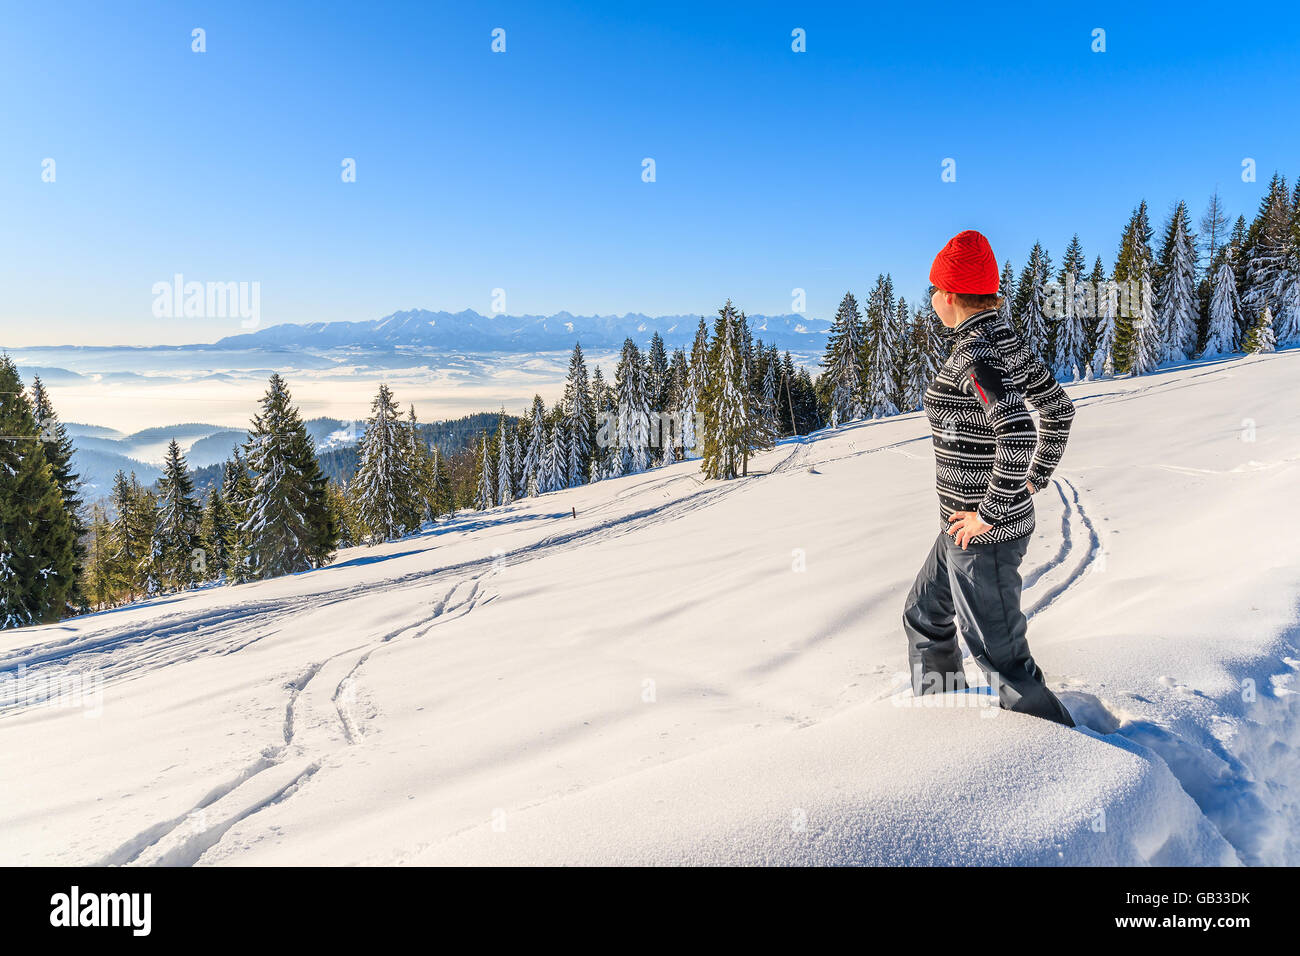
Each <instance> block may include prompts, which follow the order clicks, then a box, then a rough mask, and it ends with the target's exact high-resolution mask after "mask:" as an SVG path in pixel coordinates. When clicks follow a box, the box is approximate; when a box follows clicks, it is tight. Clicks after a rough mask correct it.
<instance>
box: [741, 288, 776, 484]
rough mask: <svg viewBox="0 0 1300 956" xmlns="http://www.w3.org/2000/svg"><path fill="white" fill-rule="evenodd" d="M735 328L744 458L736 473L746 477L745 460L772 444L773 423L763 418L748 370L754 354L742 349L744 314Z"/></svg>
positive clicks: (745, 328) (754, 381) (757, 381)
mask: <svg viewBox="0 0 1300 956" xmlns="http://www.w3.org/2000/svg"><path fill="white" fill-rule="evenodd" d="M737 327H738V328H739V329H740V341H741V344H742V347H741V350H740V384H741V387H742V389H743V390H744V395H745V434H744V435H743V437H742V438H741V447H742V448H744V455H743V457H742V458H741V464H740V473H741V474H742V475H748V474H749V458H750V455H751V454H752V453H753V452H756V451H765V450H767V449H769V448H771V447H773V445H774V444H775V442H776V438H777V433H776V422H775V421H773V420H772V418H771V417H770V416H768V415H766V414H765V413H764V411H763V407H762V398H761V396H760V394H759V388H760V386H761V385H762V381H761V380H760V379H758V378H757V377H756V376H755V375H754V374H753V371H752V369H751V368H750V363H751V362H752V361H753V356H754V355H757V352H756V351H755V350H754V349H753V348H752V347H751V348H748V349H746V348H745V347H744V343H746V342H749V341H750V338H749V335H748V329H749V320H748V319H747V318H746V316H745V313H744V312H741V313H740V317H739V320H738V325H737Z"/></svg>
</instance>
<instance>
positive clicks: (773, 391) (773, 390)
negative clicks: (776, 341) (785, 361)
mask: <svg viewBox="0 0 1300 956" xmlns="http://www.w3.org/2000/svg"><path fill="white" fill-rule="evenodd" d="M764 364H765V365H766V366H767V367H766V368H765V369H764V370H763V391H762V393H761V395H760V407H761V408H762V411H763V415H764V417H766V418H768V419H770V420H771V421H772V422H773V423H775V422H776V396H777V382H778V381H779V378H780V371H781V369H780V362H779V361H778V360H777V357H776V347H775V346H773V347H772V348H771V350H770V351H769V352H768V354H767V360H766V362H765V363H764Z"/></svg>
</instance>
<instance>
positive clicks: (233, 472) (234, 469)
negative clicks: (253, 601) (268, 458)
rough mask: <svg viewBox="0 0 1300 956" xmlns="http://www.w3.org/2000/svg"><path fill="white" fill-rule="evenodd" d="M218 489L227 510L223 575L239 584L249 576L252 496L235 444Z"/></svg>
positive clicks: (249, 483) (246, 468)
mask: <svg viewBox="0 0 1300 956" xmlns="http://www.w3.org/2000/svg"><path fill="white" fill-rule="evenodd" d="M221 489H222V497H223V498H225V500H226V507H227V508H229V509H230V522H231V531H230V536H229V538H230V543H229V551H230V557H229V560H228V563H227V569H226V574H227V578H228V579H229V581H230V583H231V584H242V583H243V582H244V581H247V580H249V579H250V578H251V577H252V566H251V561H252V558H251V549H252V539H251V537H250V535H249V533H248V532H247V531H246V530H244V526H245V524H246V523H247V522H248V519H249V516H250V514H251V512H250V511H249V506H250V502H251V501H252V499H253V482H252V479H251V478H250V477H249V474H248V464H247V463H246V462H245V461H244V456H243V454H242V453H241V452H240V450H239V448H238V447H236V448H234V449H233V450H232V451H231V455H230V458H229V459H228V460H227V461H226V464H225V467H224V469H223V471H222V477H221ZM351 543H353V544H355V543H356V541H352V542H351Z"/></svg>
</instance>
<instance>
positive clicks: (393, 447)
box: [351, 384, 420, 545]
mask: <svg viewBox="0 0 1300 956" xmlns="http://www.w3.org/2000/svg"><path fill="white" fill-rule="evenodd" d="M409 445H410V442H409V439H408V433H407V432H406V430H405V429H403V427H402V423H401V413H400V412H399V411H398V408H397V402H395V401H394V400H393V394H392V392H390V391H389V389H388V386H387V385H384V384H381V385H380V386H379V394H378V395H376V396H375V399H374V401H373V402H371V404H370V417H369V418H368V419H367V420H366V431H365V434H364V435H362V437H361V442H360V447H359V449H358V464H357V474H356V477H355V478H354V479H353V480H352V489H351V490H352V500H353V502H354V503H355V506H356V509H357V517H358V518H359V519H360V521H361V524H362V526H363V527H364V528H365V529H366V538H367V541H368V543H369V544H371V545H376V544H382V543H383V542H385V541H392V540H394V539H396V538H400V537H402V536H403V535H406V534H409V533H410V532H412V531H414V530H416V528H418V527H419V520H418V515H419V512H420V509H419V506H418V504H417V501H416V496H415V494H414V493H413V491H414V488H415V475H414V473H413V470H412V467H411V449H410V447H409Z"/></svg>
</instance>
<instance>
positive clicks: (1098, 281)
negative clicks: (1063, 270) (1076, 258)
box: [1081, 256, 1114, 379]
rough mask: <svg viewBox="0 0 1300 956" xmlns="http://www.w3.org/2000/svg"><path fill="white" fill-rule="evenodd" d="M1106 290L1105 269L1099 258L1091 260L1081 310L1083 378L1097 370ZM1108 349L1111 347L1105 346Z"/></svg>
mask: <svg viewBox="0 0 1300 956" xmlns="http://www.w3.org/2000/svg"><path fill="white" fill-rule="evenodd" d="M1106 295H1107V289H1106V268H1105V266H1103V265H1102V264H1101V256H1097V258H1096V259H1095V260H1093V264H1092V273H1091V275H1089V276H1088V282H1087V286H1086V289H1085V301H1084V307H1083V309H1082V310H1081V314H1082V317H1083V352H1082V356H1083V358H1084V362H1085V365H1084V370H1083V372H1084V378H1085V379H1091V378H1092V377H1093V373H1094V372H1095V371H1096V370H1097V367H1098V365H1097V340H1098V332H1099V331H1100V329H1101V316H1102V312H1103V311H1104V307H1105V296H1106ZM1113 318H1114V317H1113V316H1112V325H1111V330H1112V331H1111V334H1112V336H1113V334H1114V324H1113ZM1107 347H1108V348H1109V347H1111V346H1109V345H1108V346H1107Z"/></svg>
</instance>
